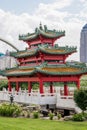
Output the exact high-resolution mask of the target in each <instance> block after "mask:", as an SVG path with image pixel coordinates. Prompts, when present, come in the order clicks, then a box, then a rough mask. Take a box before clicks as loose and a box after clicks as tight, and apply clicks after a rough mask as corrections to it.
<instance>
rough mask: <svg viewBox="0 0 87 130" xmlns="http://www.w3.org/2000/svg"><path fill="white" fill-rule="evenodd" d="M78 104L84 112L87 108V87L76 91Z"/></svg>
mask: <svg viewBox="0 0 87 130" xmlns="http://www.w3.org/2000/svg"><path fill="white" fill-rule="evenodd" d="M74 101H75V103H76V105H77V106H78V107H79V108H80V109H81V110H82V111H83V112H84V111H85V110H86V109H87V89H86V88H84V89H79V90H75V92H74Z"/></svg>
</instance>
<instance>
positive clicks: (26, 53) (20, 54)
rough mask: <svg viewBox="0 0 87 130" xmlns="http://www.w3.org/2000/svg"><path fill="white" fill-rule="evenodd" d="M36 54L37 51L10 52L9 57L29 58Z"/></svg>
mask: <svg viewBox="0 0 87 130" xmlns="http://www.w3.org/2000/svg"><path fill="white" fill-rule="evenodd" d="M37 52H38V49H33V50H23V51H18V52H11V53H10V55H11V56H13V57H15V58H22V57H23V58H24V57H30V56H34V55H36V54H37Z"/></svg>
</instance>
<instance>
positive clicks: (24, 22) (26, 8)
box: [0, 0, 87, 60]
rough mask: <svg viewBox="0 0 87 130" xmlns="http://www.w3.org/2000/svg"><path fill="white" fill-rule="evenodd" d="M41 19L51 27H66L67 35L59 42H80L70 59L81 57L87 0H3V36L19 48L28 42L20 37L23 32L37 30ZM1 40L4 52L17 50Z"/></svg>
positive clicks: (0, 18) (0, 29)
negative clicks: (76, 51) (81, 40)
mask: <svg viewBox="0 0 87 130" xmlns="http://www.w3.org/2000/svg"><path fill="white" fill-rule="evenodd" d="M40 22H41V23H42V24H43V25H44V24H46V25H47V26H48V28H49V29H57V30H65V31H66V36H65V37H64V38H61V39H59V40H58V41H57V43H58V44H59V45H60V46H66V45H68V46H77V50H78V53H76V54H73V55H72V56H70V58H69V60H79V47H80V33H81V29H82V27H83V26H84V25H85V24H86V23H87V0H0V37H2V38H4V39H6V40H8V41H10V42H11V43H12V44H14V45H15V46H16V47H17V48H19V49H24V48H25V47H26V46H27V45H26V44H25V43H23V42H22V41H19V40H18V36H19V34H26V33H28V32H29V33H30V32H33V31H34V29H35V28H36V27H38V26H39V23H40ZM0 43H1V44H0V52H5V51H6V50H7V49H8V50H13V49H12V48H10V47H9V46H7V45H5V44H4V43H2V42H1V41H0ZM20 46H21V47H20Z"/></svg>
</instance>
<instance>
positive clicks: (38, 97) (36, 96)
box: [0, 91, 56, 105]
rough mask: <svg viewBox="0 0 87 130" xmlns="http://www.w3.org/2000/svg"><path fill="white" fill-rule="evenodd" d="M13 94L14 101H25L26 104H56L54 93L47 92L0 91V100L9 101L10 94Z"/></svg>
mask: <svg viewBox="0 0 87 130" xmlns="http://www.w3.org/2000/svg"><path fill="white" fill-rule="evenodd" d="M11 94H12V95H13V98H14V102H19V103H27V104H40V105H45V104H56V94H49V93H44V94H40V93H35V92H33V93H27V92H21V93H20V92H14V93H13V92H12V93H9V92H8V91H0V100H1V101H10V96H11Z"/></svg>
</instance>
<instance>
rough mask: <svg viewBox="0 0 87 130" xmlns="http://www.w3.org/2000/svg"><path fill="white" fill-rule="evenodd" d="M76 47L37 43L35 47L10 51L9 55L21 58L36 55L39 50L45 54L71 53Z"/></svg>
mask: <svg viewBox="0 0 87 130" xmlns="http://www.w3.org/2000/svg"><path fill="white" fill-rule="evenodd" d="M76 49H77V48H76V47H68V46H66V47H59V46H56V45H55V46H54V47H51V46H48V45H39V46H38V48H37V49H32V50H31V49H29V50H24V51H18V52H11V53H10V55H11V56H13V57H16V58H22V57H30V56H34V55H36V54H37V53H38V52H39V51H41V52H43V53H46V54H53V55H58V54H62V55H64V54H71V53H74V52H76Z"/></svg>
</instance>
